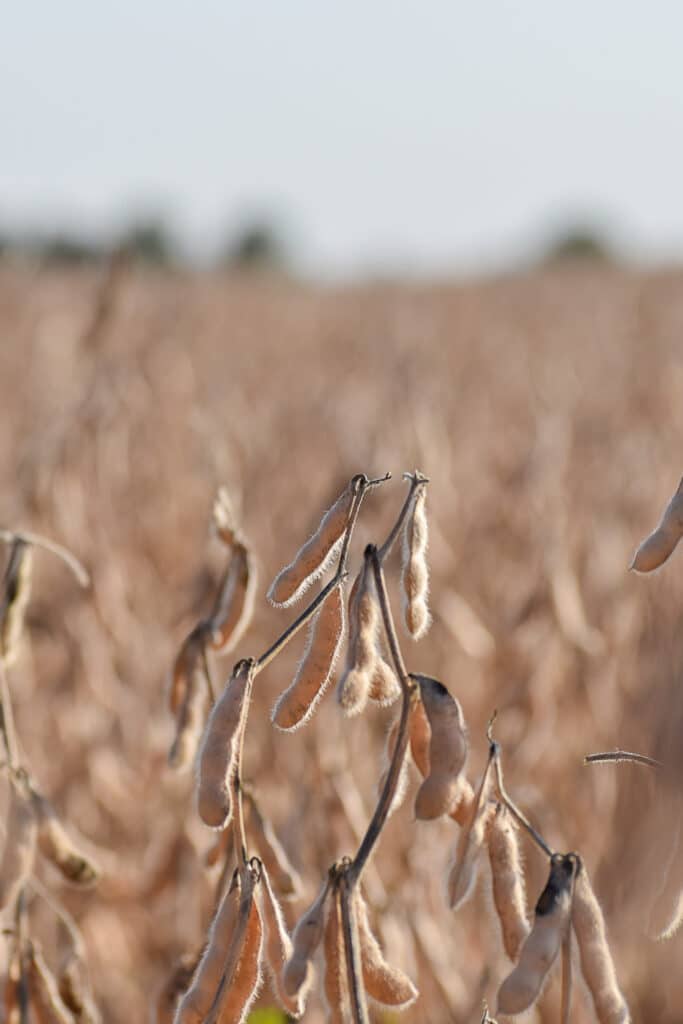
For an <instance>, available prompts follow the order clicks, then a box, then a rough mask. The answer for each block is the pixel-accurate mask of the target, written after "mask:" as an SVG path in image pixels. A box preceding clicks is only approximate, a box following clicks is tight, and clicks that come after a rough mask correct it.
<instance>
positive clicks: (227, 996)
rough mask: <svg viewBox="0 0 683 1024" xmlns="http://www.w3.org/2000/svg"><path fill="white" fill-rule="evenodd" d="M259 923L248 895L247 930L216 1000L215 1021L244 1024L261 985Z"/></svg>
mask: <svg viewBox="0 0 683 1024" xmlns="http://www.w3.org/2000/svg"><path fill="white" fill-rule="evenodd" d="M262 949H263V924H262V922H261V912H260V910H259V906H258V902H257V900H255V899H254V897H253V894H252V897H251V906H250V909H249V919H248V921H247V930H246V933H245V936H244V941H243V944H242V950H241V952H240V955H239V960H238V961H237V967H236V968H235V973H234V974H233V976H232V981H231V982H230V984H229V985H227V986H226V989H225V992H224V993H223V997H222V999H221V1003H220V1011H219V1014H218V1018H217V1020H218V1024H244V1021H246V1019H247V1016H248V1014H249V1010H250V1008H251V1005H252V1003H253V1002H254V1000H255V999H256V996H257V995H258V990H259V988H260V985H261V952H262Z"/></svg>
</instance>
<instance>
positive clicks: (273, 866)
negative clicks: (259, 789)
mask: <svg viewBox="0 0 683 1024" xmlns="http://www.w3.org/2000/svg"><path fill="white" fill-rule="evenodd" d="M245 795H246V797H247V800H248V802H249V831H250V832H251V835H252V838H253V841H254V846H255V848H256V852H257V853H258V855H259V858H260V859H261V860H262V861H263V864H264V865H265V867H266V868H267V870H268V875H269V879H270V878H272V880H273V885H274V886H275V888H276V889H277V891H278V893H279V895H280V896H283V897H284V896H286V897H289V898H290V899H293V898H294V897H296V896H298V895H299V893H300V891H301V879H300V877H299V874H298V872H297V870H296V868H295V867H294V866H293V865H292V863H291V861H290V859H289V857H288V856H287V854H286V852H285V849H284V847H283V846H282V843H281V842H280V840H279V839H278V837H277V836H276V834H275V830H274V829H273V826H272V824H271V823H270V821H269V820H268V818H266V817H265V815H264V814H263V812H262V811H261V808H260V807H259V805H258V804H257V802H256V799H255V797H254V794H253V793H251V792H247V793H246V794H245Z"/></svg>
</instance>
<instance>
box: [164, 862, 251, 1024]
mask: <svg viewBox="0 0 683 1024" xmlns="http://www.w3.org/2000/svg"><path fill="white" fill-rule="evenodd" d="M245 879H246V880H245V883H244V886H245V888H247V887H249V886H250V885H252V883H251V882H250V875H249V874H248V873H247V874H246V876H245ZM240 895H241V894H240V886H239V884H238V882H237V876H235V878H233V884H232V885H229V886H228V888H227V889H226V891H225V893H224V894H223V898H222V899H221V902H220V904H219V906H218V910H217V911H216V913H215V915H214V918H213V921H212V922H211V927H210V929H209V937H208V940H207V943H206V948H205V950H204V952H203V954H202V958H201V960H200V961H199V963H198V965H197V969H196V970H195V972H194V975H193V977H192V983H191V985H190V987H189V988H188V990H187V992H186V993H185V995H184V996H183V998H182V999H181V1001H180V1003H179V1004H178V1009H177V1010H176V1015H175V1018H174V1024H203V1021H204V1018H205V1016H206V1015H207V1014H208V1012H209V1010H210V1009H211V1006H212V1003H213V1000H214V996H215V995H216V992H217V990H218V986H219V985H220V982H221V978H222V976H223V968H224V966H225V961H226V959H227V952H228V951H229V950H230V946H231V940H232V937H233V933H234V931H235V926H236V924H237V919H238V917H239V910H240V902H241V899H240Z"/></svg>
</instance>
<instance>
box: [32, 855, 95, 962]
mask: <svg viewBox="0 0 683 1024" xmlns="http://www.w3.org/2000/svg"><path fill="white" fill-rule="evenodd" d="M28 884H29V886H30V887H31V889H32V890H33V892H34V893H35V894H36V896H40V898H41V900H42V901H43V902H44V903H45V904H46V905H47V906H48V907H49V908H50V910H51V911H52V913H53V914H54V915H55V917H56V918H57V920H58V921H59V923H60V924H61V925H62V927H63V929H64V931H65V932H66V933H67V935H68V936H69V941H70V942H71V946H72V950H73V952H74V954H75V955H76V956H77V957H78V958H79V959H80V960H84V959H85V946H84V943H83V936H82V935H81V932H80V929H79V927H78V925H77V924H76V922H75V920H74V918H73V917H72V916H71V914H70V913H69V911H68V910H67V909H66V907H64V906H62V904H61V903H60V902H59V901H58V900H56V899H55V897H54V896H52V895H51V894H50V893H49V892H48V891H47V889H46V888H45V886H44V885H43V884H42V882H40V881H39V880H38V879H37V878H36V877H35V875H32V876H31V878H30V879H29V882H28Z"/></svg>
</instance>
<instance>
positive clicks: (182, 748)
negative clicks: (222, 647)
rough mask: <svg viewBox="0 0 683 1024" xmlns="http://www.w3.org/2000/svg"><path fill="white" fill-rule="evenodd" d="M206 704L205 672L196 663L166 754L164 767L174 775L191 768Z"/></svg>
mask: <svg viewBox="0 0 683 1024" xmlns="http://www.w3.org/2000/svg"><path fill="white" fill-rule="evenodd" d="M210 700H211V696H210V694H209V685H208V681H207V678H206V672H205V670H204V665H203V663H202V662H201V661H200V662H198V663H197V665H196V666H195V668H194V671H193V673H192V676H191V679H190V684H189V689H188V691H187V693H186V695H185V700H184V701H183V703H182V705H181V707H180V711H179V712H178V717H177V719H176V734H175V737H174V739H173V743H172V744H171V749H170V750H169V752H168V763H169V765H170V766H171V768H175V769H176V771H185V770H187V769H189V768H190V767H191V766H192V765H193V764H194V759H195V757H196V756H197V749H198V747H199V741H200V740H201V738H202V731H203V729H204V725H205V723H206V716H207V712H208V710H209V703H210Z"/></svg>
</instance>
